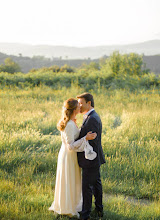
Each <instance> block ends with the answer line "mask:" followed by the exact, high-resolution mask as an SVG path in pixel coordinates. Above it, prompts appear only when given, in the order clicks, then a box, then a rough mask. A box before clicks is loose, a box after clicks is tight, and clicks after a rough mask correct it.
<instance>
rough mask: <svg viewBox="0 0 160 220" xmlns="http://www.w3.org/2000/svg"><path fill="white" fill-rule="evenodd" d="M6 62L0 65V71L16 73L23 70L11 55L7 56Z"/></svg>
mask: <svg viewBox="0 0 160 220" xmlns="http://www.w3.org/2000/svg"><path fill="white" fill-rule="evenodd" d="M4 63H5V64H2V65H0V72H7V73H12V74H13V73H16V72H21V68H20V66H19V65H18V63H16V62H14V61H13V60H12V59H11V58H10V57H8V58H6V59H5V61H4Z"/></svg>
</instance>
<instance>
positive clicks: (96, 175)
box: [77, 93, 105, 220]
mask: <svg viewBox="0 0 160 220" xmlns="http://www.w3.org/2000/svg"><path fill="white" fill-rule="evenodd" d="M77 98H78V102H79V104H80V112H81V113H82V114H83V115H84V116H83V117H84V121H83V124H82V127H81V131H80V135H79V138H78V139H80V138H82V137H84V136H85V135H86V134H87V132H89V131H92V132H96V133H97V137H96V138H95V139H94V140H92V141H89V144H90V145H91V146H92V147H93V150H94V151H95V152H96V153H97V157H96V158H95V159H94V160H87V159H85V156H84V152H80V153H78V154H77V155H78V163H79V166H80V167H81V168H82V195H83V206H82V212H81V219H83V220H88V219H90V212H91V207H92V194H94V197H95V207H96V211H97V214H98V216H99V217H102V216H103V205H102V184H101V179H100V166H101V164H103V163H105V158H104V154H103V150H102V145H101V133H102V123H101V119H100V117H99V115H98V114H97V113H96V112H95V110H94V100H93V96H92V95H91V94H90V93H83V94H81V95H79V96H77Z"/></svg>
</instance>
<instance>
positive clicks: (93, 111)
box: [82, 110, 95, 126]
mask: <svg viewBox="0 0 160 220" xmlns="http://www.w3.org/2000/svg"><path fill="white" fill-rule="evenodd" d="M93 112H95V110H93V111H91V112H90V113H89V115H88V116H87V118H86V119H85V120H84V122H83V124H82V126H84V124H85V123H86V121H87V119H88V117H89V116H90V115H92V113H93Z"/></svg>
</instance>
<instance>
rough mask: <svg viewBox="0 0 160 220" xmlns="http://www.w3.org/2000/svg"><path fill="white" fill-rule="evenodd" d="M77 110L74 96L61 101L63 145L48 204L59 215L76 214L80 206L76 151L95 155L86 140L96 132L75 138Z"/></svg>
mask: <svg viewBox="0 0 160 220" xmlns="http://www.w3.org/2000/svg"><path fill="white" fill-rule="evenodd" d="M79 112H80V106H79V103H78V101H77V100H76V99H73V98H70V99H68V100H66V101H65V102H64V105H63V112H62V119H61V120H60V121H59V123H58V125H57V127H58V130H59V131H60V132H61V140H62V145H61V148H60V151H59V155H58V162H57V173H56V184H55V194H54V201H53V203H52V205H51V207H50V208H49V210H50V211H54V212H55V213H58V214H61V215H68V216H77V217H79V213H78V212H80V211H81V210H82V198H81V188H82V186H81V170H80V167H79V165H78V161H77V153H76V152H82V151H84V152H85V158H86V159H89V160H93V159H95V157H96V156H97V155H96V152H94V151H93V148H92V146H90V145H89V143H88V140H93V139H95V138H96V136H97V134H96V133H92V132H88V133H87V135H86V136H85V137H83V138H81V139H80V140H77V141H75V140H76V139H77V138H78V136H79V132H80V131H79V128H78V127H77V125H76V122H75V121H76V115H77V114H78V113H79Z"/></svg>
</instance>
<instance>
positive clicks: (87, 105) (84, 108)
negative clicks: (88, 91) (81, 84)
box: [78, 98, 91, 114]
mask: <svg viewBox="0 0 160 220" xmlns="http://www.w3.org/2000/svg"><path fill="white" fill-rule="evenodd" d="M78 103H79V106H80V113H83V114H85V113H87V112H88V111H89V109H90V107H91V102H90V101H89V102H86V100H85V99H84V98H79V99H78Z"/></svg>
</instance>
